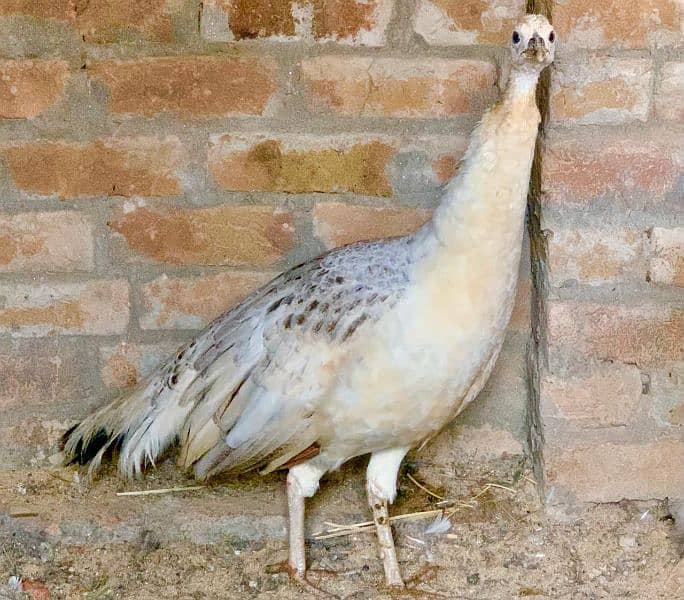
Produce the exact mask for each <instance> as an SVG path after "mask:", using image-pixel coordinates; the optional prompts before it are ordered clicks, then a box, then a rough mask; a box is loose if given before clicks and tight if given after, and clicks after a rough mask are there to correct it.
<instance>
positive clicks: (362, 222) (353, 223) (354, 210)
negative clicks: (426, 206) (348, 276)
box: [313, 202, 430, 248]
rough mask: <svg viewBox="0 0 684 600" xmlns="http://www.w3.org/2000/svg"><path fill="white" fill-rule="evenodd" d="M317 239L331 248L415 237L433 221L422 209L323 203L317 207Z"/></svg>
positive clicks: (315, 215)
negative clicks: (410, 235) (420, 229)
mask: <svg viewBox="0 0 684 600" xmlns="http://www.w3.org/2000/svg"><path fill="white" fill-rule="evenodd" d="M313 217H314V228H315V231H316V236H317V237H318V238H319V239H320V240H321V241H322V242H323V243H324V244H325V246H326V247H327V248H335V247H337V246H343V245H344V244H350V243H351V242H357V241H359V240H375V239H378V238H383V237H390V236H395V235H406V234H407V233H412V232H413V231H415V230H416V229H418V227H420V226H421V225H422V224H423V223H425V222H426V221H427V220H428V219H429V218H430V212H429V211H427V210H423V209H418V208H376V207H369V206H351V205H349V204H342V203H338V202H323V203H319V204H316V206H315V207H314V214H313Z"/></svg>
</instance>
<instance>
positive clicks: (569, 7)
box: [553, 0, 682, 49]
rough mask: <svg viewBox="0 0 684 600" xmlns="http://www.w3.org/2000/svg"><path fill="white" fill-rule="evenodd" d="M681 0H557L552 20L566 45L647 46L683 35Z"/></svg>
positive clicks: (664, 42)
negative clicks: (601, 0) (632, 0)
mask: <svg viewBox="0 0 684 600" xmlns="http://www.w3.org/2000/svg"><path fill="white" fill-rule="evenodd" d="M681 18H682V8H681V3H680V2H678V0H639V2H624V1H623V0H605V1H603V2H594V1H593V0H557V1H556V2H554V8H553V24H554V26H555V28H556V30H557V31H558V37H559V39H561V40H562V41H563V44H564V45H565V46H567V47H577V48H582V49H586V48H607V47H615V48H645V47H648V46H662V45H667V44H671V43H677V42H679V41H680V39H681V37H680V36H681V34H680V24H681Z"/></svg>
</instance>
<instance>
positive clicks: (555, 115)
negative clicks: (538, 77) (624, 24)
mask: <svg viewBox="0 0 684 600" xmlns="http://www.w3.org/2000/svg"><path fill="white" fill-rule="evenodd" d="M652 78H653V65H652V62H651V61H650V60H649V59H642V58H615V57H610V56H609V57H603V56H600V57H599V56H591V57H587V56H584V55H583V56H582V57H578V56H571V57H569V58H567V59H566V58H563V59H562V60H560V61H556V64H555V65H554V70H553V74H552V80H551V81H552V83H551V103H550V114H551V119H552V120H553V121H556V122H560V123H583V124H584V123H627V122H630V121H646V119H647V118H648V109H649V98H650V93H651V80H652Z"/></svg>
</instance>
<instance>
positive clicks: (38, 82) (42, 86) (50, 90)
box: [0, 60, 69, 119]
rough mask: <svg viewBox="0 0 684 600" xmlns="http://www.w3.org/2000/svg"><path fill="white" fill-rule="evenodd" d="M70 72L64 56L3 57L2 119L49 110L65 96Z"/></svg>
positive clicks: (0, 80) (0, 78)
mask: <svg viewBox="0 0 684 600" xmlns="http://www.w3.org/2000/svg"><path fill="white" fill-rule="evenodd" d="M68 76H69V67H68V65H67V64H66V63H65V62H64V61H63V60H2V61H0V119H25V118H32V117H36V116H38V115H39V114H41V113H43V112H45V111H46V110H47V109H48V108H50V107H51V106H54V105H55V104H56V103H57V102H58V101H59V100H60V99H61V98H62V96H63V94H64V87H65V85H66V82H67V79H68Z"/></svg>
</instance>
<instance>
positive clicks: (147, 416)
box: [63, 369, 196, 477]
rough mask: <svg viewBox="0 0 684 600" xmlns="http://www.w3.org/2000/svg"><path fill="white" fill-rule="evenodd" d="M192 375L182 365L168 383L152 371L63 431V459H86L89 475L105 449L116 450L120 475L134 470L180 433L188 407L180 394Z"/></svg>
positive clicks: (151, 460)
mask: <svg viewBox="0 0 684 600" xmlns="http://www.w3.org/2000/svg"><path fill="white" fill-rule="evenodd" d="M195 374H196V373H195V371H194V370H192V369H186V370H185V371H184V372H183V374H182V375H181V376H180V378H179V379H178V380H175V381H174V386H173V387H169V386H168V384H166V383H165V382H166V379H165V378H164V377H163V376H162V375H161V374H160V373H157V374H156V376H155V377H153V378H151V379H150V380H148V381H147V382H145V383H144V384H142V385H140V386H139V387H137V388H136V389H135V390H133V391H132V392H131V393H130V394H129V395H128V396H124V397H122V398H119V399H117V400H115V401H114V402H111V403H110V404H107V405H106V406H104V407H102V408H101V409H99V410H97V411H96V412H94V413H93V414H91V415H90V416H88V417H86V418H85V419H84V420H83V421H82V422H81V423H79V424H77V425H75V426H74V427H72V428H71V429H69V430H68V431H67V432H66V433H65V434H64V436H63V448H64V456H65V463H66V464H72V463H78V464H82V465H86V464H87V465H88V474H89V476H90V477H92V476H93V475H94V474H95V472H96V471H97V470H98V468H99V467H100V464H101V462H102V458H103V457H104V455H105V454H106V452H107V451H108V450H110V449H118V450H119V465H118V466H119V471H120V472H121V473H122V474H123V475H125V476H126V477H134V476H138V475H140V473H141V472H142V470H143V469H144V468H145V467H146V466H147V465H149V464H151V465H154V461H155V460H156V459H157V457H158V456H159V455H160V454H161V453H162V452H164V450H166V448H167V447H168V446H169V445H170V444H171V443H172V442H173V441H174V439H175V438H176V437H177V436H178V434H179V433H180V430H181V428H182V427H183V424H184V423H185V420H186V419H187V416H188V414H189V413H190V411H191V410H192V408H193V403H192V402H187V403H183V402H182V400H183V394H184V392H185V390H186V389H187V388H188V386H189V385H190V383H192V381H193V379H194V376H195Z"/></svg>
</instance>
